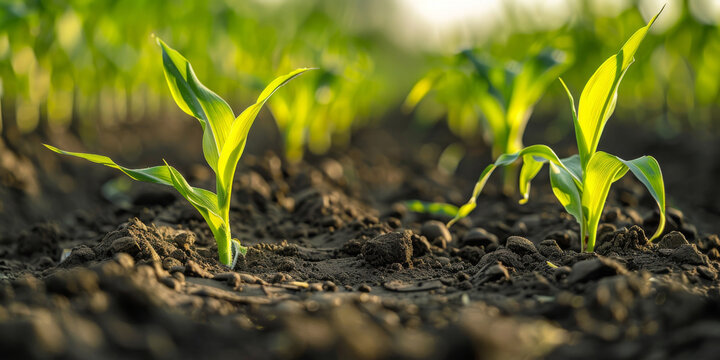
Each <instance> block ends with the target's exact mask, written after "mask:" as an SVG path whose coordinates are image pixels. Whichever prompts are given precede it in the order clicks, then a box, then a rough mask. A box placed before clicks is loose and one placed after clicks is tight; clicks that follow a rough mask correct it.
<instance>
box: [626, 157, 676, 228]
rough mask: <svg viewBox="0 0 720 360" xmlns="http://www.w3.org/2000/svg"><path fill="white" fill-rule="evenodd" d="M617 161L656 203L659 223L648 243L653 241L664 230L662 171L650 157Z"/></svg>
mask: <svg viewBox="0 0 720 360" xmlns="http://www.w3.org/2000/svg"><path fill="white" fill-rule="evenodd" d="M617 159H618V160H620V161H622V163H623V164H625V166H627V167H628V168H629V169H630V171H631V172H632V173H633V175H635V177H636V178H637V179H638V180H640V182H641V183H642V184H643V185H645V188H647V190H648V192H650V195H651V196H652V197H653V199H655V202H656V203H657V206H658V209H659V210H660V223H659V224H658V228H657V230H656V231H655V234H653V235H652V236H651V237H650V241H653V240H655V239H657V238H658V237H659V236H660V234H662V232H663V230H664V228H665V184H664V182H663V176H662V171H660V164H658V162H657V160H655V158H654V157H652V156H642V157H639V158H637V159H633V160H623V159H620V158H617Z"/></svg>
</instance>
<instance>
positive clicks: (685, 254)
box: [670, 244, 707, 265]
mask: <svg viewBox="0 0 720 360" xmlns="http://www.w3.org/2000/svg"><path fill="white" fill-rule="evenodd" d="M670 257H671V258H672V259H674V260H675V261H677V262H680V263H684V264H692V265H704V264H707V258H706V257H705V256H704V255H703V254H701V253H700V251H698V249H697V247H695V244H685V245H680V246H679V247H678V248H677V249H675V250H674V251H673V252H672V253H671V254H670Z"/></svg>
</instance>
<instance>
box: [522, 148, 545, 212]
mask: <svg viewBox="0 0 720 360" xmlns="http://www.w3.org/2000/svg"><path fill="white" fill-rule="evenodd" d="M544 164H545V159H543V158H540V159H536V158H535V157H534V156H532V155H525V156H523V166H522V169H520V181H519V184H518V185H519V187H520V194H521V195H522V199H520V204H525V203H527V202H528V200H529V199H530V182H531V181H532V180H533V179H534V178H535V176H536V175H537V173H538V172H540V169H542V167H543V165H544Z"/></svg>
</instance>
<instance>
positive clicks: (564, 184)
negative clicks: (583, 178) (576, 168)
mask: <svg viewBox="0 0 720 360" xmlns="http://www.w3.org/2000/svg"><path fill="white" fill-rule="evenodd" d="M576 156H577V155H576ZM563 162H564V161H563ZM565 169H569V167H568V166H567V165H566V167H565ZM565 169H563V168H561V167H559V166H556V165H555V164H552V163H551V164H550V185H551V186H552V191H553V194H555V197H556V198H557V199H558V201H560V204H562V206H563V207H564V208H565V211H567V212H568V214H570V215H572V216H573V217H574V218H575V220H576V221H577V222H578V224H580V226H583V223H584V222H583V212H582V195H581V194H580V188H579V187H578V185H577V184H576V183H575V181H574V177H573V174H572V173H571V172H570V171H567V170H565Z"/></svg>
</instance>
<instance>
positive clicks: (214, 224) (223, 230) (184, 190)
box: [163, 160, 231, 265]
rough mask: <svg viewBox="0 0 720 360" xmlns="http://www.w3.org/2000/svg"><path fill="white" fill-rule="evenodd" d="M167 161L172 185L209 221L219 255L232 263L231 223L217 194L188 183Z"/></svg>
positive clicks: (221, 258)
mask: <svg viewBox="0 0 720 360" xmlns="http://www.w3.org/2000/svg"><path fill="white" fill-rule="evenodd" d="M163 162H165V167H166V168H167V169H168V173H169V174H170V179H171V180H172V186H173V187H174V188H175V190H177V191H178V192H179V193H180V195H182V196H183V197H184V198H185V199H187V201H189V202H190V204H192V206H193V207H195V209H197V211H198V212H199V213H200V215H202V217H203V219H205V222H207V224H208V227H209V228H210V231H211V232H212V233H213V237H214V238H215V241H216V242H217V246H218V257H219V259H220V261H221V262H222V263H223V264H226V265H227V264H229V263H230V252H231V250H230V231H229V229H230V228H229V226H228V225H229V224H226V223H225V221H224V220H223V218H222V216H221V215H220V210H219V209H218V205H217V196H216V195H215V194H214V193H212V192H210V191H207V190H204V189H199V188H194V187H192V186H190V184H188V182H187V180H185V178H184V177H183V176H182V174H180V172H179V171H177V169H175V168H174V167H172V166H170V165H168V163H167V162H166V161H165V160H163Z"/></svg>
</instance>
